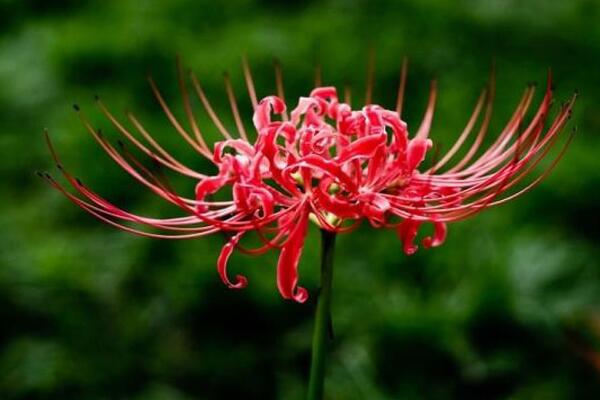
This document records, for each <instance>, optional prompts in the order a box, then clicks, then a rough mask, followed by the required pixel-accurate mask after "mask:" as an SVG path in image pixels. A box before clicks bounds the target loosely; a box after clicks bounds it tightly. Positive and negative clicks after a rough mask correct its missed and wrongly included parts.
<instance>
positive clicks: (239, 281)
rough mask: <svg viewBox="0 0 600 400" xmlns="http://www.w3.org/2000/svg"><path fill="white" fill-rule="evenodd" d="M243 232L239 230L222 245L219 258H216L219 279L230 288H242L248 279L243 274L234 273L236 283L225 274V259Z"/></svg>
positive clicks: (227, 258)
mask: <svg viewBox="0 0 600 400" xmlns="http://www.w3.org/2000/svg"><path fill="white" fill-rule="evenodd" d="M242 235H243V232H240V233H238V234H236V235H234V236H232V238H231V239H229V241H228V242H227V243H226V244H225V246H223V249H222V250H221V254H220V255H219V259H218V260H217V270H218V271H219V276H221V280H222V281H223V283H224V284H225V285H227V287H228V288H230V289H243V288H245V287H246V286H247V285H248V279H247V278H246V277H245V276H243V275H236V276H235V279H236V283H233V282H231V281H230V280H229V277H228V276H227V261H228V260H229V256H231V253H233V249H234V248H235V246H237V244H238V242H239V241H240V238H241V237H242Z"/></svg>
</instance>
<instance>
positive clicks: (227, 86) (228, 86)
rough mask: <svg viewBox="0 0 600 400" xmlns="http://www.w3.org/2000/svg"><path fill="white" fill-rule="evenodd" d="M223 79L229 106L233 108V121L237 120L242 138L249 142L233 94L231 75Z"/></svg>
mask: <svg viewBox="0 0 600 400" xmlns="http://www.w3.org/2000/svg"><path fill="white" fill-rule="evenodd" d="M223 79H224V81H225V89H226V91H227V97H228V98H229V105H230V107H231V113H232V114H233V119H234V120H235V125H236V126H237V128H238V133H239V134H240V137H241V138H242V139H244V140H245V141H248V136H247V135H246V129H245V128H244V123H243V122H242V119H241V118H240V112H239V111H238V106H237V102H236V100H235V94H234V93H233V87H232V86H231V80H230V79H229V74H228V73H225V74H223Z"/></svg>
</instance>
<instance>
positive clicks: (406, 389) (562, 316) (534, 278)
mask: <svg viewBox="0 0 600 400" xmlns="http://www.w3.org/2000/svg"><path fill="white" fill-rule="evenodd" d="M0 7H1V8H2V9H1V10H0V149H1V150H2V153H1V157H0V174H1V175H0V181H1V183H0V185H1V186H0V187H1V188H2V191H1V193H2V195H1V196H0V209H1V210H2V212H1V213H0V398H2V399H173V400H183V399H233V398H248V399H301V398H303V396H304V391H305V382H306V379H307V373H308V365H309V354H310V348H309V347H310V338H311V329H312V316H313V312H314V296H312V297H311V299H310V300H309V301H308V303H307V304H304V305H299V304H294V303H291V302H286V301H284V300H282V299H281V298H280V296H279V294H278V293H277V290H276V285H275V263H276V254H268V255H265V256H261V257H259V258H249V257H246V256H242V255H239V254H235V255H234V256H233V257H232V260H231V264H230V268H231V270H232V273H235V272H237V271H240V272H243V273H244V274H246V275H247V276H248V277H249V280H250V285H249V286H248V288H247V289H246V290H243V291H230V290H227V289H226V288H225V287H224V286H223V285H222V283H221V282H220V280H219V278H218V275H217V273H216V269H215V262H216V259H217V256H218V254H219V251H220V248H221V246H222V244H223V240H224V238H223V237H221V236H219V235H216V236H214V237H209V238H206V239H201V240H194V241H179V242H173V241H158V240H152V239H144V238H138V237H133V236H130V235H128V234H125V233H122V232H118V231H115V230H113V229H112V228H110V227H108V226H106V225H103V224H101V223H99V222H98V221H97V220H95V219H93V218H92V217H90V216H88V215H87V214H84V213H83V212H82V211H81V210H79V209H78V208H76V207H75V206H73V205H72V204H71V203H69V202H68V201H66V200H65V199H64V198H63V197H61V196H60V194H58V193H57V192H55V191H53V190H51V189H50V188H49V187H48V186H47V185H45V184H44V182H42V181H41V180H40V179H37V177H36V176H35V174H34V171H35V170H49V171H51V172H53V173H54V174H56V172H57V171H56V169H55V168H54V166H53V165H52V162H51V159H50V156H49V153H48V152H47V150H46V148H45V145H44V140H43V136H42V129H43V128H44V127H48V129H49V130H50V132H51V135H52V137H53V139H54V141H55V144H56V146H57V148H58V150H59V152H60V153H61V154H62V156H63V158H64V162H65V164H66V165H67V167H68V168H69V169H70V170H72V171H74V172H75V174H76V175H77V176H79V177H81V178H82V179H83V181H84V182H86V183H87V184H89V185H90V186H93V187H94V188H95V189H96V190H97V191H98V192H100V193H102V194H103V195H105V196H106V197H107V198H109V199H111V200H113V201H115V202H117V203H119V204H122V205H123V206H125V207H128V208H129V209H131V210H134V211H138V212H142V213H147V214H152V213H154V214H157V215H163V216H166V215H173V212H174V211H176V210H173V209H171V208H170V207H169V206H167V205H165V204H163V203H162V202H161V201H159V200H157V199H156V198H155V197H154V196H153V195H152V194H151V193H150V192H148V191H147V190H145V189H144V188H142V187H141V186H139V185H137V184H135V183H134V181H132V180H131V178H130V177H128V176H127V175H126V174H125V173H123V172H122V171H120V170H119V169H118V168H117V167H116V166H115V165H114V164H113V163H112V161H111V160H110V159H109V158H108V157H107V156H106V155H105V154H104V153H102V151H101V149H100V148H99V147H98V146H96V145H95V143H94V142H93V140H92V139H91V137H90V136H89V135H88V134H87V133H86V132H85V130H84V128H83V127H82V126H81V124H80V123H79V121H78V119H77V116H76V115H75V114H74V113H73V111H72V108H71V105H72V104H73V103H74V102H77V103H78V104H79V105H80V106H81V108H82V109H83V110H84V111H85V112H86V113H87V115H88V117H89V118H90V119H91V120H92V121H93V123H94V124H95V125H96V126H98V127H102V128H103V129H104V131H105V132H106V135H107V136H108V137H110V138H111V140H116V138H117V137H118V134H117V133H116V132H115V131H114V130H113V129H111V128H110V125H109V124H108V123H107V122H106V121H105V120H104V119H103V118H102V116H101V115H100V113H99V111H98V110H97V109H96V108H95V105H94V101H93V96H94V94H96V93H97V94H99V95H101V96H102V98H103V99H104V100H105V102H106V103H107V104H108V105H109V106H110V107H111V108H112V109H113V111H115V112H117V113H118V114H119V115H122V113H121V111H124V110H133V111H135V112H136V114H137V115H138V117H139V118H140V119H141V120H142V121H143V122H144V123H145V124H146V125H147V126H148V127H149V129H150V130H151V132H153V133H154V135H155V136H156V137H157V138H159V139H160V140H161V141H162V142H163V143H165V145H166V146H167V147H168V148H169V149H170V150H172V151H173V152H174V153H175V154H177V155H178V156H180V158H181V159H182V160H184V161H186V162H187V163H188V164H190V165H193V166H195V167H197V168H198V169H206V168H208V166H207V164H206V162H205V161H203V160H201V159H199V157H197V156H196V155H194V153H193V152H192V151H191V150H190V149H189V148H188V147H187V146H186V144H185V143H184V142H183V141H182V140H181V138H180V137H178V136H177V134H176V133H175V132H174V130H173V129H172V128H171V127H170V125H169V123H168V121H167V120H166V118H165V117H164V115H163V114H162V112H161V111H160V109H159V107H158V106H157V104H156V102H155V101H154V99H153V98H152V95H151V93H150V90H149V88H148V85H147V83H146V80H145V74H146V73H147V72H148V71H151V73H152V75H153V76H154V77H155V79H156V80H157V82H158V84H159V86H160V87H161V89H162V90H163V92H164V94H165V96H166V97H167V98H168V99H169V100H170V101H171V103H172V104H173V107H174V109H175V111H176V112H178V113H181V110H182V107H181V102H180V99H179V97H178V94H177V85H176V74H175V63H174V60H175V55H176V54H180V55H181V56H182V58H183V60H184V63H185V65H186V66H188V67H190V68H192V69H193V70H194V71H195V72H196V73H197V74H198V75H199V76H200V77H201V79H202V81H203V83H204V86H205V87H206V90H207V92H208V95H209V97H210V98H211V100H212V101H213V103H214V105H215V107H216V108H217V109H218V110H219V111H220V112H221V113H220V114H221V115H222V116H223V118H224V120H225V122H226V123H227V125H228V126H233V123H232V121H231V118H230V117H229V116H230V113H229V111H228V109H227V104H226V97H225V95H224V91H223V82H222V72H223V71H224V70H228V71H230V73H231V76H232V80H233V84H234V87H235V88H236V90H237V92H238V98H239V99H240V107H241V109H242V112H243V113H244V115H245V116H246V122H247V126H250V123H249V121H250V107H249V102H248V100H247V96H243V93H244V92H243V90H244V84H243V80H242V74H241V68H240V56H241V55H242V54H243V53H247V54H248V57H249V59H250V61H251V64H252V67H253V71H254V74H255V77H256V80H257V87H258V90H259V95H263V96H264V95H267V94H272V93H273V92H274V87H275V84H274V79H273V68H272V59H273V57H274V56H276V57H278V58H279V59H280V60H281V63H282V65H283V68H284V81H285V85H286V94H287V96H288V98H294V97H297V96H299V95H302V94H306V93H308V92H309V90H310V88H311V81H312V74H313V67H314V64H315V60H319V61H320V62H321V63H322V66H323V75H324V80H325V83H327V84H332V85H337V86H338V87H341V86H342V85H343V84H344V83H349V84H351V85H352V87H353V88H354V89H355V93H359V92H360V93H362V92H363V90H364V89H363V88H364V81H365V64H366V62H365V61H366V58H367V56H366V55H367V53H368V49H369V47H373V48H374V49H375V53H376V61H377V66H376V86H375V92H374V96H375V99H376V100H377V101H378V102H380V103H381V104H383V105H387V106H392V105H393V104H394V103H393V102H394V95H395V87H396V84H397V79H398V70H399V65H400V62H401V59H402V57H404V56H407V57H408V58H409V60H410V67H409V83H408V94H407V98H406V108H405V115H406V120H407V121H408V123H409V126H414V125H416V124H418V122H419V121H420V117H421V115H422V112H423V110H424V108H425V102H426V96H427V90H428V86H429V81H430V79H432V78H437V79H438V83H439V89H440V95H439V103H438V108H437V112H436V116H435V119H434V126H433V132H432V136H433V138H434V140H436V141H437V142H438V143H441V145H442V147H443V146H444V145H446V148H447V147H448V146H449V143H452V139H453V138H455V137H457V135H458V134H459V133H460V131H461V130H462V128H463V126H464V124H465V123H466V121H467V119H468V117H469V115H470V112H471V110H472V108H473V106H474V104H475V101H476V98H477V96H478V94H479V91H480V90H481V88H482V87H483V86H484V85H485V82H486V80H487V76H488V74H489V71H490V66H491V65H492V60H495V63H496V67H497V99H496V106H495V114H494V118H493V121H492V126H491V132H492V133H496V132H498V131H499V129H501V127H502V126H503V123H504V122H505V121H506V120H507V119H508V118H509V116H510V114H511V112H512V110H513V109H514V107H515V106H516V103H517V101H518V98H519V97H520V95H521V93H522V91H523V90H524V88H525V87H526V85H527V84H528V82H531V81H537V82H539V83H540V85H541V86H543V85H544V84H545V79H546V73H547V69H548V68H549V67H551V68H552V71H553V73H554V76H555V81H556V90H557V99H558V102H560V101H563V100H566V99H567V98H568V97H569V96H570V95H571V94H572V93H573V91H574V90H575V89H579V90H580V93H581V95H580V98H579V100H578V102H577V105H576V110H575V113H574V115H573V119H572V121H571V122H570V124H569V127H568V129H571V128H572V127H574V126H578V128H579V130H578V134H577V136H576V138H575V141H574V143H573V144H572V146H571V148H570V150H569V152H568V153H567V155H566V156H565V158H564V159H563V161H562V163H561V164H560V165H559V166H558V168H557V169H556V170H555V172H554V173H553V174H552V175H551V176H550V178H549V179H547V180H546V181H545V182H544V183H543V184H541V185H540V186H539V187H537V188H536V189H535V190H534V191H532V192H530V193H528V194H527V195H525V196H523V197H521V198H519V199H518V200H516V201H514V202H512V203H510V204H508V205H505V206H502V207H499V208H496V209H493V210H489V211H487V212H484V213H482V214H479V215H478V216H476V217H474V218H472V219H470V220H468V221H464V222H460V223H456V224H453V225H452V226H451V227H450V231H449V237H448V240H447V242H446V244H445V245H444V246H443V247H441V248H437V249H434V250H429V251H420V252H418V253H417V254H416V255H414V256H411V257H407V256H405V255H404V254H403V253H402V251H401V245H400V243H399V241H398V240H397V238H396V235H395V233H394V232H392V231H384V230H373V229H371V228H370V227H368V226H366V224H365V225H364V226H362V227H361V229H359V230H358V231H356V232H354V233H352V234H351V235H345V236H342V237H340V238H339V240H338V247H337V250H336V251H337V254H336V263H335V282H334V303H333V318H334V327H335V334H336V340H335V343H334V345H333V348H332V353H331V358H330V363H329V368H328V372H327V384H326V391H327V398H329V399H347V400H351V399H506V398H510V399H595V398H598V396H600V379H599V378H600V339H599V338H600V306H599V305H600V303H599V301H600V258H599V257H600V254H599V253H600V249H599V247H598V240H599V239H600V225H599V222H600V219H599V214H600V208H599V205H600V186H599V185H600V159H599V154H600V140H599V138H600V136H599V135H600V24H599V21H600V4H599V2H598V1H595V0H571V1H563V0H555V1H553V0H550V1H542V0H537V1H517V0H506V1H501V0H488V1H480V2H478V1H468V0H458V1H456V0H454V1H451V0H440V1H434V0H412V1H396V2H391V1H381V0H375V1H366V0H363V1H361V0H354V1H351V0H330V1H323V2H318V1H312V2H303V1H287V2H276V1H264V0H263V1H252V0H232V1H226V2H225V1H223V2H217V1H186V0H175V1H157V0H152V1H134V0H121V1H114V2H107V1H91V0H90V1H85V0H56V1H43V0H2V1H0ZM361 96H362V95H361ZM356 98H358V94H357V95H356V96H355V99H356ZM540 98H541V94H540V93H538V96H537V97H536V101H539V99H540ZM179 115H181V114H179ZM198 117H199V119H200V123H201V124H204V125H203V126H205V127H206V128H205V129H204V130H205V131H207V132H208V135H209V136H211V135H212V137H216V136H215V129H214V128H212V127H211V125H210V124H207V121H206V116H205V115H203V114H202V113H198ZM176 184H178V185H182V186H181V187H182V188H183V189H182V190H191V189H190V188H191V187H192V186H191V184H193V182H189V181H187V182H183V181H182V182H179V181H176ZM318 253H319V234H318V231H317V229H316V228H315V227H312V228H311V231H310V238H309V240H308V242H307V245H306V249H305V252H304V257H303V258H302V261H301V267H300V268H301V284H302V285H303V286H306V287H307V288H308V289H309V290H310V291H311V293H313V294H314V293H315V290H316V288H317V286H318Z"/></svg>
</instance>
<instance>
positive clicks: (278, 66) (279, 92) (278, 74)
mask: <svg viewBox="0 0 600 400" xmlns="http://www.w3.org/2000/svg"><path fill="white" fill-rule="evenodd" d="M273 64H274V67H275V83H276V85H277V96H279V98H280V99H281V100H283V102H284V103H285V93H284V91H283V76H282V73H281V63H280V62H279V60H278V59H274V60H273ZM281 117H282V119H283V120H284V121H287V120H288V119H289V118H288V113H287V110H285V111H284V112H283V113H282V114H281Z"/></svg>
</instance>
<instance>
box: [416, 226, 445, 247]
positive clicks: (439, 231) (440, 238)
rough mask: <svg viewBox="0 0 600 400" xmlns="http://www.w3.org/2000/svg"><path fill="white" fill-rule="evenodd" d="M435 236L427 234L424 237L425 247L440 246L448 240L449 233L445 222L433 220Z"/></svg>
mask: <svg viewBox="0 0 600 400" xmlns="http://www.w3.org/2000/svg"><path fill="white" fill-rule="evenodd" d="M433 229H434V231H433V236H427V237H426V238H424V239H423V242H422V243H423V247H425V248H426V249H428V248H430V247H438V246H441V245H442V244H443V243H444V241H445V240H446V235H447V234H448V227H447V226H446V224H445V223H443V222H437V221H434V222H433Z"/></svg>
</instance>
